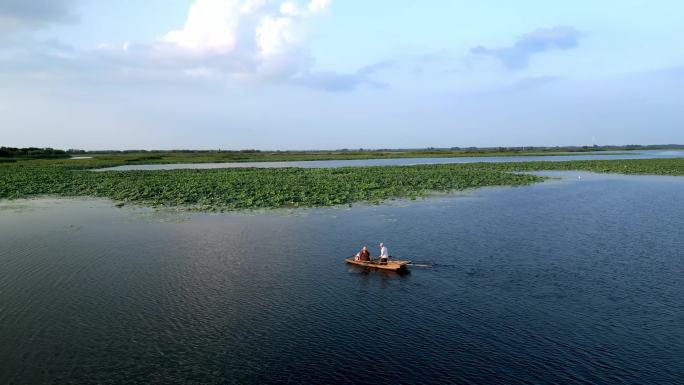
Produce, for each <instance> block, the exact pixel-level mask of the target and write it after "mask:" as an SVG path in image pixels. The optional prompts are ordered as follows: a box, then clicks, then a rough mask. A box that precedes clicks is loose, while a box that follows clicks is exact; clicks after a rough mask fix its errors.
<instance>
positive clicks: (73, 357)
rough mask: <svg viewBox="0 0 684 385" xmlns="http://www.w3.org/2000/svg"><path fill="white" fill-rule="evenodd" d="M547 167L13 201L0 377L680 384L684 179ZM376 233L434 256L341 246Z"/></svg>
mask: <svg viewBox="0 0 684 385" xmlns="http://www.w3.org/2000/svg"><path fill="white" fill-rule="evenodd" d="M554 158H557V157H554ZM456 159H457V158H456ZM573 159H576V158H575V157H573ZM406 161H415V160H414V159H406ZM542 174H543V175H551V176H560V177H562V179H558V180H551V181H548V182H545V183H541V184H536V185H532V186H526V187H517V188H511V187H497V188H486V189H480V190H476V191H470V192H466V193H459V194H453V195H440V196H436V197H432V198H429V199H426V200H418V201H402V200H398V201H391V202H388V203H386V204H383V205H379V206H372V205H355V206H354V207H351V208H349V207H344V208H325V209H300V210H273V211H258V212H241V213H229V214H204V213H188V212H175V211H163V210H162V211H155V210H153V209H149V208H135V207H128V206H126V207H124V208H121V209H119V208H115V207H114V206H113V202H110V201H102V200H91V199H34V200H17V201H11V202H7V201H4V202H1V203H0V245H1V247H0V266H1V267H0V342H1V343H0V383H3V384H130V383H151V384H223V383H227V384H233V383H234V384H265V383H272V384H296V383H312V384H331V383H342V384H344V383H347V384H494V383H505V384H549V383H564V384H565V383H595V384H608V383H614V384H678V383H681V380H682V378H684V327H682V325H684V301H682V299H683V298H684V284H683V282H682V277H684V237H683V233H682V229H684V204H682V203H681V202H682V197H683V196H684V178H678V177H654V176H617V175H597V174H590V173H575V172H564V173H558V172H555V173H542ZM380 241H384V242H385V243H386V244H387V245H388V247H389V250H390V253H391V254H392V255H393V256H395V257H400V258H409V259H413V260H414V261H415V262H417V263H419V264H421V265H428V266H430V267H416V266H414V267H412V268H411V273H410V274H408V275H404V276H400V275H396V274H387V273H381V272H373V271H370V272H369V271H364V270H363V269H358V268H354V267H350V266H347V265H345V264H344V263H343V259H344V258H345V257H347V256H349V255H350V254H352V253H354V252H356V251H357V250H358V249H359V248H360V247H361V246H363V245H368V246H369V247H370V248H371V251H372V253H373V254H374V255H376V254H377V243H378V242H380Z"/></svg>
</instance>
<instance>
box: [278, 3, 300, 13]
mask: <svg viewBox="0 0 684 385" xmlns="http://www.w3.org/2000/svg"><path fill="white" fill-rule="evenodd" d="M280 13H282V14H283V15H291V16H297V15H299V7H297V4H295V3H293V2H291V1H286V2H284V3H282V4H280Z"/></svg>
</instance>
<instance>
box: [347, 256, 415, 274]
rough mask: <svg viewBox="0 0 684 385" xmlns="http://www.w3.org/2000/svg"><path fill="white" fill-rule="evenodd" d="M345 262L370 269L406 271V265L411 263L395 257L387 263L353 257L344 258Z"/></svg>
mask: <svg viewBox="0 0 684 385" xmlns="http://www.w3.org/2000/svg"><path fill="white" fill-rule="evenodd" d="M345 262H347V263H349V264H352V265H356V266H362V267H368V268H371V269H379V270H389V271H406V270H407V269H408V267H407V265H408V264H409V263H411V261H399V260H395V259H390V261H389V262H387V263H382V264H381V263H380V262H379V261H378V260H374V261H370V262H369V261H356V260H354V257H349V258H347V259H345Z"/></svg>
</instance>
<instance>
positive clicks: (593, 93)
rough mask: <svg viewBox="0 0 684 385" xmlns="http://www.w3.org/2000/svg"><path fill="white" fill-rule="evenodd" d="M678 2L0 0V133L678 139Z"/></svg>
mask: <svg viewBox="0 0 684 385" xmlns="http://www.w3.org/2000/svg"><path fill="white" fill-rule="evenodd" d="M682 14H684V3H682V2H679V1H650V2H646V1H630V0H622V1H611V0H606V1H601V2H595V1H572V2H562V3H561V2H546V1H515V2H512V1H505V0H488V1H478V2H473V1H428V0H426V1H420V2H416V1H408V0H394V1H381V0H377V1H372V2H366V1H355V0H344V1H342V0H300V1H296V0H289V1H272V0H183V1H168V0H146V1H144V2H141V1H137V0H120V1H117V2H103V1H96V0H62V1H57V0H0V145H7V146H51V147H57V148H85V149H126V148H147V149H152V148H158V149H171V148H197V149H212V148H223V149H245V148H260V149H336V148H359V147H363V148H388V147H428V146H434V147H452V146H462V147H463V146H520V145H551V146H553V145H590V144H599V145H601V144H628V143H640V144H655V143H684V91H683V90H684V50H683V49H681V48H680V46H681V39H682V37H684V24H683V23H681V21H680V17H681V15H682Z"/></svg>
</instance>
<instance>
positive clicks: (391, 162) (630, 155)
mask: <svg viewBox="0 0 684 385" xmlns="http://www.w3.org/2000/svg"><path fill="white" fill-rule="evenodd" d="M681 157H684V151H679V150H646V151H621V152H617V153H611V152H591V153H587V154H584V155H578V154H574V155H539V156H462V157H453V158H391V159H355V160H316V161H287V162H226V163H181V164H136V165H127V166H116V167H110V168H101V169H96V170H93V171H133V170H180V169H212V168H247V167H255V168H282V167H301V168H334V167H362V166H407V165H415V164H453V163H477V162H487V163H505V162H539V161H557V162H563V161H572V160H608V159H662V158H681Z"/></svg>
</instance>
